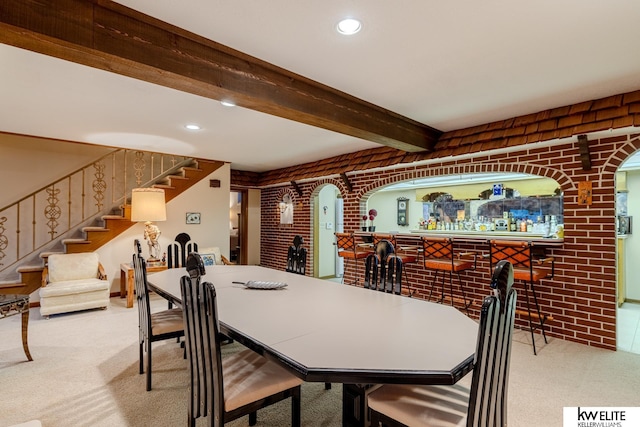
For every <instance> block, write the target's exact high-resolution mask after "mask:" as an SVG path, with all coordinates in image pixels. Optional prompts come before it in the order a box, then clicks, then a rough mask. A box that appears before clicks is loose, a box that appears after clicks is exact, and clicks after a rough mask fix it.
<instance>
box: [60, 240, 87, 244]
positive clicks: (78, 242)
mask: <svg viewBox="0 0 640 427" xmlns="http://www.w3.org/2000/svg"><path fill="white" fill-rule="evenodd" d="M69 243H71V244H74V245H77V244H80V245H82V244H89V243H91V242H90V241H88V240H85V239H64V240H63V241H62V244H64V245H68V244H69Z"/></svg>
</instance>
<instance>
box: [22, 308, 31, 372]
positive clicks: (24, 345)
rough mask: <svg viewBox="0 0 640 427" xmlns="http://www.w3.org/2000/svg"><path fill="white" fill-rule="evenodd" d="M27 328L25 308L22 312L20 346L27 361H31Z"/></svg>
mask: <svg viewBox="0 0 640 427" xmlns="http://www.w3.org/2000/svg"><path fill="white" fill-rule="evenodd" d="M28 328H29V309H28V308H27V309H26V310H25V311H23V312H22V348H23V349H24V354H25V355H26V356H27V359H29V361H33V358H32V357H31V353H30V352H29V343H28V341H27V329H28Z"/></svg>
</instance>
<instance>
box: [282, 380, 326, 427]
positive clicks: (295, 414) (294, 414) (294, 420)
mask: <svg viewBox="0 0 640 427" xmlns="http://www.w3.org/2000/svg"><path fill="white" fill-rule="evenodd" d="M329 386H331V384H329ZM325 388H326V385H325ZM300 390H301V387H300V386H297V387H296V388H294V389H293V393H292V394H291V426H292V427H300V400H301V399H300Z"/></svg>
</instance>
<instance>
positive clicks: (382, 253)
mask: <svg viewBox="0 0 640 427" xmlns="http://www.w3.org/2000/svg"><path fill="white" fill-rule="evenodd" d="M373 248H374V252H373V253H371V254H369V255H367V258H366V260H365V273H364V287H365V288H366V289H373V290H378V291H383V292H388V293H394V294H396V295H400V294H402V271H403V267H402V266H403V263H402V259H401V258H399V257H396V256H395V249H394V246H393V244H392V243H391V242H390V241H388V240H379V241H378V242H376V243H375V244H374V246H373Z"/></svg>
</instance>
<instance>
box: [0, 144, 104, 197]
mask: <svg viewBox="0 0 640 427" xmlns="http://www.w3.org/2000/svg"><path fill="white" fill-rule="evenodd" d="M111 151H113V149H112V148H108V147H102V146H97V145H88V144H74V143H70V142H61V141H51V140H47V139H41V138H30V137H26V136H20V135H9V134H2V133H0V182H3V183H5V185H3V186H2V192H0V207H4V206H7V205H9V204H12V203H14V202H16V201H18V200H19V199H20V198H22V197H24V196H26V195H27V194H30V193H33V192H34V191H36V190H39V189H40V188H42V187H44V186H45V185H49V184H51V182H53V181H55V180H57V179H58V178H61V177H63V176H65V175H67V174H68V173H70V172H73V171H75V170H77V169H79V168H81V167H83V166H86V165H87V164H89V163H91V162H93V161H95V160H96V159H99V158H100V157H102V156H104V155H105V154H107V153H109V152H111ZM9 182H10V183H11V185H6V183H9Z"/></svg>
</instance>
